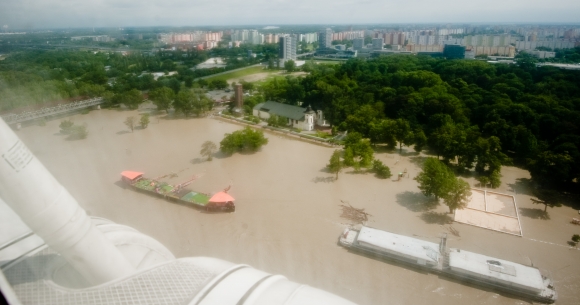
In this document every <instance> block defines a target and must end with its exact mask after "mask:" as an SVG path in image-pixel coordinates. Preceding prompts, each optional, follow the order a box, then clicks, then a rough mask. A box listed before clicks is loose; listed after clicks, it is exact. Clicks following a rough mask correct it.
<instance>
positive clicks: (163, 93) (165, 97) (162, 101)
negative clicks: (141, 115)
mask: <svg viewBox="0 0 580 305" xmlns="http://www.w3.org/2000/svg"><path fill="white" fill-rule="evenodd" d="M149 99H150V100H152V101H153V104H155V105H156V106H157V109H159V110H165V111H166V112H168V111H169V108H171V104H172V103H173V100H174V99H175V93H174V92H173V90H171V89H170V88H167V87H159V88H156V89H153V90H151V91H150V92H149Z"/></svg>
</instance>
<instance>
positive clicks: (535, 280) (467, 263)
mask: <svg viewBox="0 0 580 305" xmlns="http://www.w3.org/2000/svg"><path fill="white" fill-rule="evenodd" d="M450 250H451V251H450V253H449V266H450V267H451V268H455V269H460V270H464V271H467V272H471V273H476V274H479V275H482V277H486V278H492V279H496V280H498V281H500V282H509V283H514V284H517V285H519V286H524V287H526V288H529V289H532V290H542V289H544V284H543V280H542V275H541V274H540V271H539V270H538V269H536V268H533V267H528V266H524V265H521V264H517V263H514V262H510V261H505V260H502V259H499V258H494V257H489V256H486V255H482V254H477V253H473V252H468V251H465V250H459V249H450Z"/></svg>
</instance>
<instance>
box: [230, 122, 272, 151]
mask: <svg viewBox="0 0 580 305" xmlns="http://www.w3.org/2000/svg"><path fill="white" fill-rule="evenodd" d="M265 144H268V139H266V138H265V137H264V132H263V131H261V130H254V129H252V128H250V127H245V128H244V129H242V130H237V131H234V132H232V133H231V134H229V133H226V134H225V136H224V138H223V139H222V140H221V142H220V150H221V151H222V152H224V153H226V154H233V153H235V152H237V151H243V150H247V151H251V152H254V151H257V150H258V149H260V147H262V146H263V145H265Z"/></svg>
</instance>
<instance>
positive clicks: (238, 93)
mask: <svg viewBox="0 0 580 305" xmlns="http://www.w3.org/2000/svg"><path fill="white" fill-rule="evenodd" d="M234 93H235V101H236V108H239V109H242V106H244V90H243V88H242V84H236V88H235V90H234Z"/></svg>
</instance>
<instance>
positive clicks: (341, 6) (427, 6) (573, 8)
mask: <svg viewBox="0 0 580 305" xmlns="http://www.w3.org/2000/svg"><path fill="white" fill-rule="evenodd" d="M578 11H580V3H579V2H577V1H570V0H555V1H550V2H546V1H538V0H535V1H523V0H514V1H510V2H505V1H497V0H491V1H481V0H478V1H472V2H469V3H457V2H450V1H449V2H447V1H438V2H437V3H429V2H425V1H397V0H390V1H379V0H366V1H351V0H337V1H332V2H330V1H326V0H324V1H316V2H312V1H304V0H296V1H288V0H279V1H266V0H253V1H246V2H239V1H231V0H219V1H207V0H201V1H185V0H166V1H161V0H145V1H135V0H118V1H112V0H96V1H91V2H90V3H82V4H79V3H77V2H72V1H71V0H48V1H43V0H29V1H26V2H21V1H16V0H6V1H2V3H0V25H8V27H9V28H12V29H22V28H25V29H26V28H27V29H41V28H67V27H71V28H80V27H109V26H113V27H140V26H215V25H224V26H230V25H231V26H234V25H240V26H243V25H290V24H345V23H348V24H396V23H407V24H408V23H443V24H445V23H554V24H565V23H580V17H579V16H578V15H577V13H576V12H578Z"/></svg>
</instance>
